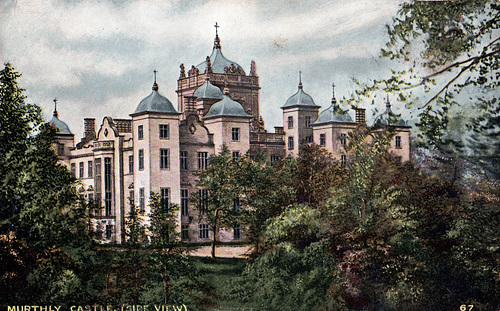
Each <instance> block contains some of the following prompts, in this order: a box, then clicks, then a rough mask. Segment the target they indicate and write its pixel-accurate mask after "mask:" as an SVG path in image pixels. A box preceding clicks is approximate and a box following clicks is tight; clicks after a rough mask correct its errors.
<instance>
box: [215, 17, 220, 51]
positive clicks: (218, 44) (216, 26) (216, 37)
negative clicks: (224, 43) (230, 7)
mask: <svg viewBox="0 0 500 311" xmlns="http://www.w3.org/2000/svg"><path fill="white" fill-rule="evenodd" d="M214 27H215V39H214V50H215V49H218V50H220V38H219V31H218V28H219V27H220V26H219V24H217V22H215V25H214Z"/></svg>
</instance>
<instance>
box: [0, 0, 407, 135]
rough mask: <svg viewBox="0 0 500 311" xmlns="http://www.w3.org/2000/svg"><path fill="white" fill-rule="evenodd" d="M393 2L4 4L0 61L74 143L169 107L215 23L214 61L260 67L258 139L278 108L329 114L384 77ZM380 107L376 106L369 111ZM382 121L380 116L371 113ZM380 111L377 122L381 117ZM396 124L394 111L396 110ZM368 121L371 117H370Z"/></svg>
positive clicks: (207, 47)
mask: <svg viewBox="0 0 500 311" xmlns="http://www.w3.org/2000/svg"><path fill="white" fill-rule="evenodd" d="M399 3H401V1H397V0H346V1H344V0H335V1H332V0H324V1H323V0H318V1H302V0H277V1H274V0H273V1H269V0H254V1H251V0H237V1H236V0H232V1H231V0H206V1H202V0H191V1H181V0H171V1H153V0H146V1H135V0H130V1H122V0H80V1H77V0H72V1H63V0H52V1H50V0H22V1H21V0H18V1H16V0H1V1H0V58H1V59H2V61H3V62H4V63H5V62H10V63H12V64H13V65H14V66H15V67H16V68H17V70H18V71H20V72H21V73H22V74H23V77H22V78H21V80H20V83H21V86H22V87H24V88H25V89H26V90H27V92H26V95H27V96H28V100H29V102H32V103H37V104H39V105H40V106H41V107H42V108H43V109H44V115H45V117H46V118H47V119H50V118H51V114H52V110H53V102H52V100H53V99H54V97H57V98H58V111H59V114H60V118H61V119H62V120H64V121H65V122H66V123H68V125H69V127H70V129H71V130H72V131H73V132H74V133H75V134H76V135H77V137H81V134H82V131H83V118H84V117H94V118H97V123H98V124H100V122H101V120H102V118H103V117H104V116H111V117H115V118H127V117H128V115H129V114H130V113H132V112H133V111H134V110H135V108H136V106H137V105H138V103H139V102H140V100H141V99H142V98H144V97H146V96H147V95H149V93H150V92H151V85H152V82H153V70H154V69H156V70H158V79H157V80H158V84H159V85H160V92H161V93H162V94H163V95H164V96H166V97H167V98H169V99H170V100H171V101H172V102H173V103H177V97H176V93H175V90H176V85H177V84H176V83H177V82H176V81H177V78H178V77H179V65H180V64H181V63H184V64H185V66H186V67H187V68H190V67H191V65H197V64H199V63H200V62H202V61H204V60H205V58H206V56H207V55H210V53H211V51H212V46H213V39H214V36H215V28H214V27H213V25H214V24H215V22H218V24H219V25H220V26H221V27H220V28H219V36H220V38H221V45H222V52H223V53H224V55H225V56H226V57H227V58H228V59H231V60H233V61H235V62H237V63H238V64H239V65H241V66H242V67H243V68H244V69H245V71H246V72H247V73H248V72H249V68H250V62H251V61H252V60H255V61H256V63H257V73H258V75H259V77H260V85H261V88H262V89H261V114H262V116H263V117H264V120H265V122H266V127H267V128H268V129H272V127H274V126H277V125H281V124H282V115H281V109H279V107H281V106H282V105H283V104H284V103H285V101H286V100H287V98H288V97H289V96H291V95H292V94H294V93H295V92H296V91H297V83H298V71H299V70H300V71H302V81H303V84H304V91H306V92H307V93H309V94H310V95H311V96H312V97H313V99H314V100H315V102H316V104H318V105H321V106H323V108H326V107H327V106H328V105H329V103H330V99H331V96H332V87H331V84H332V82H334V83H335V84H336V85H337V87H336V91H335V92H336V95H337V98H341V97H343V96H346V97H347V96H349V95H350V94H351V93H352V92H353V90H354V84H353V83H352V82H351V78H353V77H355V78H357V79H359V80H362V81H365V80H367V79H370V78H378V77H380V76H381V75H385V74H386V73H387V72H388V71H389V67H388V63H387V61H384V60H380V59H379V57H378V56H379V51H380V49H381V48H382V47H383V45H384V43H385V42H386V40H387V35H386V32H385V25H386V24H387V23H390V22H391V18H392V17H394V16H395V15H396V12H397V10H398V8H399ZM376 104H377V105H378V106H379V107H383V105H384V104H383V100H382V99H378V102H377V103H376ZM380 109H381V108H380ZM380 109H379V110H380ZM394 110H395V111H396V112H398V111H399V108H398V107H394ZM370 115H371V114H370V113H368V116H370Z"/></svg>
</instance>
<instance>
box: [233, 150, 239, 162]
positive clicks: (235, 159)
mask: <svg viewBox="0 0 500 311" xmlns="http://www.w3.org/2000/svg"><path fill="white" fill-rule="evenodd" d="M233 160H234V161H239V160H240V153H239V152H238V151H233Z"/></svg>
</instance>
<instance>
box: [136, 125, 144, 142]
mask: <svg viewBox="0 0 500 311" xmlns="http://www.w3.org/2000/svg"><path fill="white" fill-rule="evenodd" d="M137 139H139V140H142V139H144V126H142V125H139V126H138V127H137Z"/></svg>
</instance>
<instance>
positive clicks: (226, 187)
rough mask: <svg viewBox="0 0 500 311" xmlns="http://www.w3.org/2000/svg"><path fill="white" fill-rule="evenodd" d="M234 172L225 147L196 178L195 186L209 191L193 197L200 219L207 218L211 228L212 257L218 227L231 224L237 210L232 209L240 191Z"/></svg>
mask: <svg viewBox="0 0 500 311" xmlns="http://www.w3.org/2000/svg"><path fill="white" fill-rule="evenodd" d="M236 174H237V163H236V162H235V161H233V159H232V158H231V156H230V154H229V149H228V148H227V146H224V147H223V148H222V151H221V152H220V153H219V154H218V155H216V156H212V157H210V159H209V162H208V168H207V169H206V170H204V171H203V172H202V173H201V174H200V176H199V181H198V187H200V188H201V189H205V190H207V191H208V196H207V197H202V196H201V195H200V194H199V193H194V194H193V196H192V200H193V202H195V204H196V206H197V207H198V210H199V213H200V219H201V220H203V221H206V222H207V223H208V225H209V227H210V229H211V231H212V258H213V259H215V256H216V254H215V250H216V244H217V237H218V233H219V229H220V228H222V227H224V226H230V225H231V224H234V222H235V219H236V217H237V215H239V211H237V210H236V209H235V200H236V199H238V198H239V191H238V189H237V187H236V186H235V183H234V180H235V179H236Z"/></svg>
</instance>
